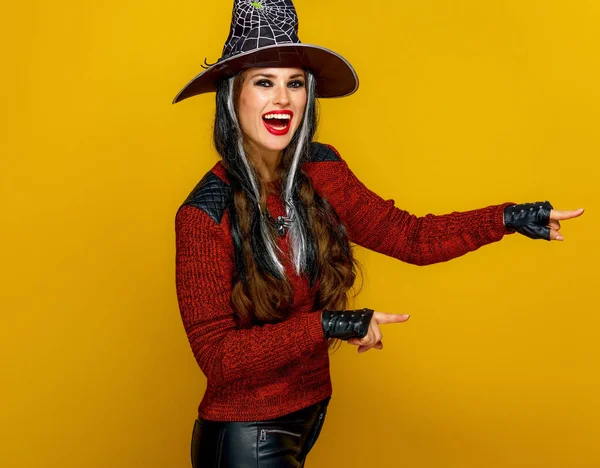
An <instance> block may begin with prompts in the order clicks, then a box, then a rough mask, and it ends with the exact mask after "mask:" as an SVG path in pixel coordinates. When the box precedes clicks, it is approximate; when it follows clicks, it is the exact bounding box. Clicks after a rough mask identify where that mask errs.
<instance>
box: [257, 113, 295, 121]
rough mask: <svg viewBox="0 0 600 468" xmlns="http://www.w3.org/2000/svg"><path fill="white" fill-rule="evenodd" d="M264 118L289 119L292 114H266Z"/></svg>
mask: <svg viewBox="0 0 600 468" xmlns="http://www.w3.org/2000/svg"><path fill="white" fill-rule="evenodd" d="M264 118H265V119H287V120H289V119H291V118H292V116H291V115H289V114H267V115H265V116H264Z"/></svg>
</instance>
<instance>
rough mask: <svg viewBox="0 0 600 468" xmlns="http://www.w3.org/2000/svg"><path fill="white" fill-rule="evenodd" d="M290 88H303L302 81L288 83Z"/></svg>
mask: <svg viewBox="0 0 600 468" xmlns="http://www.w3.org/2000/svg"><path fill="white" fill-rule="evenodd" d="M288 86H290V87H291V88H302V87H303V86H304V81H302V80H294V81H291V82H290V83H289V85H288Z"/></svg>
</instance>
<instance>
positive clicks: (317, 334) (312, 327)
mask: <svg viewBox="0 0 600 468" xmlns="http://www.w3.org/2000/svg"><path fill="white" fill-rule="evenodd" d="M321 312H322V311H321V310H318V311H313V312H306V313H302V316H303V317H304V330H305V331H306V337H307V338H308V341H309V342H310V343H311V344H313V345H318V344H321V343H323V342H324V341H326V340H325V331H324V330H323V324H322V322H321Z"/></svg>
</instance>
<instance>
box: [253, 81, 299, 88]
mask: <svg viewBox="0 0 600 468" xmlns="http://www.w3.org/2000/svg"><path fill="white" fill-rule="evenodd" d="M254 84H255V85H256V86H261V87H263V88H270V87H271V86H273V83H272V82H271V80H266V79H262V80H257V81H255V82H254ZM290 85H292V86H291V87H292V88H302V87H303V86H304V80H293V81H290V82H289V83H288V86H290Z"/></svg>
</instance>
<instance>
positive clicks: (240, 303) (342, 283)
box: [213, 71, 362, 346]
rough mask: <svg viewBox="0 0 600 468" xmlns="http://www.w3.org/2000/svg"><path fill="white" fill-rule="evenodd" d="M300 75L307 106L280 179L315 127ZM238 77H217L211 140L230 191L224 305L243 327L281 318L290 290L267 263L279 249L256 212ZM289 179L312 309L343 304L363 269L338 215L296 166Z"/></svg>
mask: <svg viewBox="0 0 600 468" xmlns="http://www.w3.org/2000/svg"><path fill="white" fill-rule="evenodd" d="M306 75H307V80H306V81H307V84H308V86H307V104H306V111H305V114H304V117H303V119H302V121H301V122H300V125H299V127H298V129H297V130H296V132H295V134H294V136H293V137H292V140H291V142H290V144H289V145H288V146H287V147H286V148H285V149H284V150H283V155H282V160H281V164H280V166H279V167H278V168H277V169H276V174H275V178H276V179H279V180H286V177H289V176H290V167H292V166H293V162H294V156H295V155H296V157H298V155H300V157H301V160H302V161H309V160H310V147H311V145H310V143H311V142H312V139H313V137H314V134H315V132H316V128H317V116H318V114H317V109H316V104H317V102H318V101H317V100H316V90H315V80H314V77H313V76H312V75H311V74H310V72H308V71H306ZM244 78H245V74H244V73H240V74H238V75H236V76H234V77H231V78H230V79H228V80H224V81H223V82H222V83H221V84H220V86H219V87H218V89H217V96H216V101H217V102H216V104H217V106H216V113H215V125H214V134H213V139H214V143H215V148H216V149H217V152H218V153H219V154H220V155H221V157H222V159H223V166H224V167H225V170H226V173H227V176H228V179H229V182H230V187H231V191H232V197H231V200H230V202H229V211H230V221H231V223H230V224H231V233H232V239H233V244H234V250H235V263H236V268H235V270H236V271H235V274H234V278H233V282H232V296H231V302H232V306H233V309H234V310H235V311H236V320H237V323H238V325H239V326H240V327H242V328H248V327H251V326H252V325H255V324H263V323H274V322H279V321H281V320H283V319H285V318H286V317H288V316H289V314H290V305H291V302H292V296H293V290H292V286H291V284H290V281H289V279H288V278H287V277H286V275H285V274H281V272H280V270H279V271H278V270H277V269H276V268H275V267H274V266H273V264H272V262H271V263H270V262H269V252H270V253H271V257H272V256H273V254H272V252H273V251H274V250H276V249H278V247H277V232H276V230H275V228H274V227H273V226H272V225H271V224H269V223H267V222H265V217H264V216H263V215H262V214H263V213H264V212H265V210H266V200H267V195H268V193H267V188H266V186H265V185H264V184H263V183H262V182H261V178H260V176H259V174H258V171H257V168H256V167H255V165H254V164H253V161H252V158H249V157H247V156H246V154H247V147H248V145H247V142H246V141H245V138H244V135H243V132H242V130H241V128H240V125H239V118H237V114H238V113H237V104H238V102H239V97H240V94H241V89H242V85H243V82H244ZM303 124H304V125H303ZM291 177H293V178H294V179H293V184H294V185H293V188H294V190H293V197H294V200H292V201H293V202H294V205H295V208H296V211H295V223H297V229H302V232H301V236H302V241H303V244H302V247H303V249H305V251H303V254H304V255H305V258H306V263H303V269H302V272H301V273H302V274H304V275H307V276H308V279H309V286H310V287H313V286H314V285H315V284H316V282H318V284H319V286H318V289H317V292H316V297H315V303H314V308H315V309H316V310H319V309H329V310H341V309H345V308H347V303H348V293H349V291H350V289H351V288H352V287H353V285H354V282H355V279H356V276H357V272H359V271H360V272H361V273H362V271H361V265H360V263H359V262H358V260H356V258H355V257H354V255H353V252H352V247H351V246H350V243H349V241H348V236H347V233H346V230H345V228H344V226H343V224H342V222H341V220H340V219H339V217H338V215H337V213H336V212H335V210H334V209H333V208H332V207H331V206H330V205H329V203H328V202H327V201H326V200H325V199H323V198H321V197H320V196H319V194H318V193H317V192H316V191H315V190H314V187H313V185H312V180H311V178H310V177H309V176H308V175H307V174H306V173H305V172H304V170H302V167H301V165H300V166H299V167H298V169H297V170H296V171H295V173H294V174H292V176H291ZM253 184H254V185H253ZM253 187H255V190H253V189H252V188H253ZM257 192H258V197H257V196H256V193H257ZM273 246H275V247H273ZM283 254H286V253H283ZM361 288H362V284H361ZM359 291H360V289H359ZM359 291H356V292H355V293H354V295H353V296H352V297H354V296H356V295H357V294H358V292H359ZM335 342H337V340H332V342H331V343H330V345H331V346H333V345H334V344H335Z"/></svg>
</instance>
